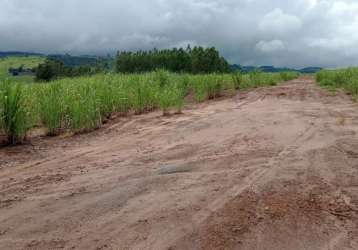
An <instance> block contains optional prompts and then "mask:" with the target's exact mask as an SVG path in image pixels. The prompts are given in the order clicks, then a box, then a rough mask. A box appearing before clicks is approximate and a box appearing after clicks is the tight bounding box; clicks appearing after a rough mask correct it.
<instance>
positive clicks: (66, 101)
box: [0, 71, 298, 143]
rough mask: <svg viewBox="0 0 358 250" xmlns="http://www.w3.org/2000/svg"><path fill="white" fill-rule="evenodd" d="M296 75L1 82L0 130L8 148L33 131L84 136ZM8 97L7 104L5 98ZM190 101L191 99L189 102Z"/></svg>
mask: <svg viewBox="0 0 358 250" xmlns="http://www.w3.org/2000/svg"><path fill="white" fill-rule="evenodd" d="M297 76H298V75H297V74H291V73H288V76H287V75H285V76H284V77H283V76H282V74H268V73H261V72H255V73H252V74H239V75H238V74H235V75H231V74H206V75H188V74H174V73H169V72H166V71H156V72H153V73H147V74H129V75H119V74H100V75H95V76H91V77H78V78H65V79H61V80H56V81H53V82H50V83H34V84H30V85H29V84H23V83H11V82H10V81H1V80H0V83H1V86H2V89H3V90H2V91H1V96H2V99H1V104H0V112H1V116H0V123H1V124H2V126H1V128H0V130H2V132H3V133H6V134H8V135H9V139H10V141H11V142H12V143H16V142H17V141H18V140H19V139H21V138H23V136H25V135H26V131H27V130H28V129H29V128H31V127H34V126H43V127H45V128H46V129H47V133H48V135H58V134H59V133H62V132H63V131H72V132H73V133H82V132H87V131H91V130H93V129H96V128H99V127H100V126H101V125H102V124H103V122H104V121H105V120H106V119H108V118H110V117H111V115H112V114H114V113H116V114H118V113H119V114H123V115H126V114H129V113H134V114H142V113H144V112H149V111H152V110H155V109H161V110H162V112H163V114H164V115H168V114H170V113H173V112H174V113H181V112H182V109H183V106H184V104H185V100H187V97H188V96H192V97H193V99H194V100H195V101H196V102H202V101H205V100H208V99H214V98H217V97H220V96H222V95H223V94H224V93H226V92H227V91H232V92H233V93H234V92H235V91H236V90H237V89H238V88H240V89H248V88H254V87H260V86H271V85H275V84H277V83H278V82H280V81H283V80H288V79H293V78H295V77H297ZM4 96H10V100H11V101H10V102H8V101H6V100H8V99H6V100H5V99H4ZM189 99H191V98H189Z"/></svg>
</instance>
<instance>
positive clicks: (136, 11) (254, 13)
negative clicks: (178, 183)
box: [0, 0, 358, 67]
mask: <svg viewBox="0 0 358 250" xmlns="http://www.w3.org/2000/svg"><path fill="white" fill-rule="evenodd" d="M357 31H358V3H357V1H354V0H296V1H284V0H270V1H268V0H220V1H219V0H137V1H125V0H101V1H98V0H61V1H50V0H26V1H23V0H0V50H2V51H4V50H5V51H6V50H21V51H34V52H43V53H73V54H94V53H95V54H105V53H113V52H115V51H117V50H138V49H150V48H154V47H156V48H170V47H178V46H183V47H185V46H186V45H187V44H191V45H197V44H199V45H205V46H216V47H217V48H218V49H219V50H220V51H221V53H223V55H224V56H225V57H226V58H227V59H228V60H229V61H230V62H231V63H240V64H244V65H245V64H246V65H249V64H250V65H251V64H252V65H275V66H290V67H304V66H310V65H317V66H324V67H338V66H351V65H358V46H357V45H358V32H357Z"/></svg>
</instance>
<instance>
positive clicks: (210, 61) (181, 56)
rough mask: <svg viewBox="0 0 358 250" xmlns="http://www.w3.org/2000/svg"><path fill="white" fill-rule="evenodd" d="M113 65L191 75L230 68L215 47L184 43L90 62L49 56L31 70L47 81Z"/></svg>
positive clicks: (128, 69)
mask: <svg viewBox="0 0 358 250" xmlns="http://www.w3.org/2000/svg"><path fill="white" fill-rule="evenodd" d="M81 63H84V64H81ZM113 64H114V65H113ZM74 65H75V66H74ZM114 68H115V70H116V72H117V73H143V72H151V71H155V70H157V69H163V70H168V71H171V72H177V73H192V74H200V73H225V72H229V71H230V66H229V63H228V62H227V61H226V60H225V59H224V58H223V57H222V56H220V54H219V52H218V51H217V50H216V48H215V47H210V48H204V47H201V46H197V47H194V48H191V47H190V46H188V47H187V48H186V49H183V48H179V49H177V48H174V49H165V50H157V49H153V50H149V51H137V52H125V51H124V52H118V53H117V56H116V58H115V60H113V58H110V57H104V58H97V59H95V61H93V58H87V57H86V58H83V59H82V58H81V57H71V56H69V55H65V56H58V55H57V56H49V57H48V58H47V59H46V60H45V62H44V63H42V64H40V65H39V66H38V67H37V68H36V69H35V73H36V80H37V81H51V80H53V79H57V78H62V77H77V76H83V75H93V74H97V73H101V72H108V71H112V70H114Z"/></svg>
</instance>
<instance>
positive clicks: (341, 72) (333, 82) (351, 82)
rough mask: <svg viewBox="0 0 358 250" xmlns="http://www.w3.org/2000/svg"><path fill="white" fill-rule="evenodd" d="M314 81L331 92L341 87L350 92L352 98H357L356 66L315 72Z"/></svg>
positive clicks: (357, 80) (357, 76)
mask: <svg viewBox="0 0 358 250" xmlns="http://www.w3.org/2000/svg"><path fill="white" fill-rule="evenodd" d="M316 81H317V83H318V84H319V85H320V86H322V87H324V88H326V89H329V90H330V91H331V92H332V91H333V90H335V89H337V88H342V89H345V90H346V91H348V92H349V93H350V94H352V97H353V99H355V100H357V98H358V68H347V69H338V70H322V71H320V72H318V73H317V74H316Z"/></svg>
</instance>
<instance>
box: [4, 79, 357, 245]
mask: <svg viewBox="0 0 358 250" xmlns="http://www.w3.org/2000/svg"><path fill="white" fill-rule="evenodd" d="M0 249H154V250H157V249H165V250H168V249H171V250H177V249H182V250H184V249H205V250H210V249H260V250H261V249H267V250H269V249H270V250H272V249H274V250H276V249H282V250H286V249H290V250H296V249H297V250H298V249H327V250H328V249H337V250H341V249H358V106H357V105H356V104H355V103H353V102H352V101H351V100H350V97H349V96H348V95H345V94H344V93H341V92H338V93H337V94H336V95H331V94H329V93H328V92H326V91H324V90H321V89H320V88H318V87H317V86H315V84H314V81H313V80H312V79H311V78H300V79H297V80H294V81H291V82H288V83H285V84H283V85H280V86H277V87H271V88H260V89H256V90H253V91H249V92H242V93H239V94H238V95H237V96H235V97H233V98H228V99H222V100H218V101H211V102H207V103H204V104H201V105H197V106H191V107H189V108H187V109H186V110H185V111H184V114H183V115H176V116H170V117H162V116H161V114H160V113H159V112H154V113H150V114H145V115H141V116H134V117H127V118H118V119H117V120H116V121H112V122H110V123H108V124H106V125H105V127H104V128H102V129H100V130H98V131H95V132H93V133H90V134H86V135H80V136H74V137H68V138H65V137H62V138H61V137H57V138H37V139H36V138H35V139H33V140H32V145H24V146H17V147H7V148H1V149H0Z"/></svg>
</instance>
